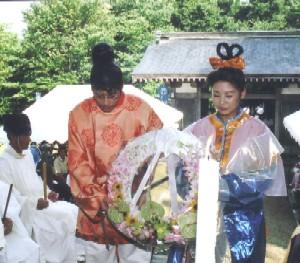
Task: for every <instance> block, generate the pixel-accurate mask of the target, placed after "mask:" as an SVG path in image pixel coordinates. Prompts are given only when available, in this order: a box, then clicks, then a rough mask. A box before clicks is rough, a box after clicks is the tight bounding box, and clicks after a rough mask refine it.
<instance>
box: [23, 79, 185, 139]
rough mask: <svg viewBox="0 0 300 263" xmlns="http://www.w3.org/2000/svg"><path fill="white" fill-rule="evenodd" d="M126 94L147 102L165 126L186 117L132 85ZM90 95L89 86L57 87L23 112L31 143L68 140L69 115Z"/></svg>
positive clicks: (173, 124)
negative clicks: (28, 120)
mask: <svg viewBox="0 0 300 263" xmlns="http://www.w3.org/2000/svg"><path fill="white" fill-rule="evenodd" d="M124 92H125V93H127V94H134V95H136V96H138V97H140V98H142V99H143V100H145V101H146V102H148V104H149V105H150V106H151V107H152V108H153V109H154V110H155V112H156V113H157V115H158V116H159V117H160V118H161V120H162V122H163V123H164V127H172V126H173V127H174V126H176V125H177V123H178V122H179V121H180V120H181V119H182V118H183V113H182V112H180V111H178V110H176V109H174V108H172V107H170V106H169V105H166V104H164V103H163V102H161V101H159V100H158V99H155V98H153V97H151V96H150V95H148V94H146V93H145V92H143V91H141V90H139V89H137V88H135V87H134V86H132V85H125V86H124ZM91 96H92V91H91V87H90V85H58V86H57V87H55V88H54V89H53V90H51V91H50V92H49V93H47V94H46V95H45V96H43V97H42V98H40V99H38V100H37V101H36V102H35V103H34V104H32V105H31V106H30V107H28V108H27V109H26V110H25V111H24V113H25V114H27V115H28V117H29V119H30V122H31V126H32V136H31V139H32V141H36V142H40V141H42V140H46V141H48V142H53V141H55V140H57V141H59V142H62V143H63V142H65V141H66V140H67V139H68V118H69V112H70V111H71V110H72V109H73V108H74V107H75V106H76V105H77V104H79V103H80V102H81V101H82V100H84V99H86V98H88V97H91Z"/></svg>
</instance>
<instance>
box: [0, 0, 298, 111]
mask: <svg viewBox="0 0 300 263" xmlns="http://www.w3.org/2000/svg"><path fill="white" fill-rule="evenodd" d="M249 2H250V4H249V5H241V4H240V1H239V0H170V1H166V0H41V1H36V2H34V4H33V5H32V6H31V8H30V9H29V10H28V11H27V12H26V13H25V21H26V23H27V31H26V33H25V35H24V39H23V40H21V41H19V40H18V39H17V37H16V36H15V35H14V34H11V33H8V32H6V31H5V28H4V27H3V26H0V55H1V60H0V93H1V94H0V95H1V98H0V113H5V112H12V111H20V110H22V109H24V108H25V106H27V105H28V104H29V103H31V102H32V101H33V100H34V98H35V92H36V91H42V92H43V93H45V92H47V91H48V90H51V89H52V88H53V87H54V86H56V85H57V84H62V83H63V84H81V83H87V82H89V75H90V67H91V63H90V50H91V47H92V46H93V45H94V44H96V43H98V42H100V41H101V42H108V43H109V44H111V45H112V46H113V47H114V49H115V51H116V53H117V56H118V58H117V63H119V64H120V66H121V68H122V71H123V73H124V79H125V83H130V82H131V72H132V70H133V68H134V67H135V66H136V65H137V63H138V62H139V61H140V60H141V58H142V56H143V54H144V52H145V50H146V48H147V46H148V45H149V44H150V43H151V42H153V41H154V40H155V32H157V31H162V32H168V31H203V32H212V31H219V32H224V31H246V30H292V29H299V28H300V2H299V1H298V0H270V1H266V0H249ZM26 83H27V84H26ZM158 85H159V83H156V82H149V83H146V84H139V85H137V86H138V87H140V88H142V89H143V90H145V91H146V92H148V93H149V94H151V95H153V96H154V95H155V94H156V89H157V87H158ZM12 87H13V88H12Z"/></svg>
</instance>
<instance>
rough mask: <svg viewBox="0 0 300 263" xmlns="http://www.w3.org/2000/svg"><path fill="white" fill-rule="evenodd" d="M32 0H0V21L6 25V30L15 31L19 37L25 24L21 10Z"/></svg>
mask: <svg viewBox="0 0 300 263" xmlns="http://www.w3.org/2000/svg"><path fill="white" fill-rule="evenodd" d="M32 2H33V1H0V23H4V24H6V25H7V30H8V31H11V32H15V33H17V35H18V36H19V37H20V38H21V37H22V33H23V31H24V29H25V28H26V24H25V23H24V21H23V14H22V12H23V11H25V10H27V9H28V8H29V7H30V4H31V3H32Z"/></svg>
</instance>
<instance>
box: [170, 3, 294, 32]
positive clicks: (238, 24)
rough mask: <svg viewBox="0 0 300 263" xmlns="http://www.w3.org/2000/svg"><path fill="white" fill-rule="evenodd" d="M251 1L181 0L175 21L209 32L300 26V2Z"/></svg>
mask: <svg viewBox="0 0 300 263" xmlns="http://www.w3.org/2000/svg"><path fill="white" fill-rule="evenodd" d="M249 2H250V4H249V5H241V4H240V1H239V0H218V1H217V0H216V1H212V0H202V1H198V0H185V1H181V0H177V1H176V3H177V5H176V10H175V12H174V13H173V15H172V24H173V25H174V26H175V27H177V28H179V29H180V30H182V31H205V32H206V31H208V32H209V31H221V32H222V31H242V30H244V31H245V30H284V29H286V28H299V19H300V18H299V16H297V15H299V6H300V4H298V3H296V2H299V1H293V0H272V1H265V0H250V1H249ZM288 2H291V3H288ZM290 17H292V18H290Z"/></svg>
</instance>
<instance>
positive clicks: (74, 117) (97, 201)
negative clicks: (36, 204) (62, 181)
mask: <svg viewBox="0 0 300 263" xmlns="http://www.w3.org/2000/svg"><path fill="white" fill-rule="evenodd" d="M161 127H162V122H161V120H160V119H159V118H158V116H157V115H156V113H155V112H154V110H153V109H151V108H150V106H149V105H148V104H146V103H145V102H144V101H142V100H141V99H140V98H137V97H135V96H133V95H125V94H124V93H122V94H121V97H120V99H119V102H118V104H117V105H116V107H115V108H114V109H113V110H112V111H111V112H103V111H101V109H100V108H99V107H98V106H97V104H96V101H95V100H94V99H93V98H89V99H86V100H84V101H83V102H82V103H80V104H79V105H78V106H76V107H75V108H74V109H73V110H72V111H71V113H70V118H69V140H68V143H69V152H68V165H69V171H70V184H71V190H72V193H73V195H74V196H75V200H76V202H77V204H78V205H79V206H80V208H81V212H80V213H79V216H78V221H77V229H78V235H79V236H81V237H83V238H84V239H85V240H90V241H94V242H96V243H99V244H107V243H110V244H115V243H116V244H126V243H128V241H127V240H126V239H125V238H124V237H122V236H121V235H120V234H119V233H118V232H117V231H116V230H115V229H114V228H113V227H112V225H111V224H110V223H109V222H108V221H107V220H106V219H105V220H102V219H101V216H100V217H99V216H97V212H98V211H99V209H101V208H102V209H103V208H104V209H105V199H106V198H107V171H108V169H109V168H110V167H111V165H112V162H113V161H114V160H115V159H116V157H117V155H118V153H119V151H120V150H121V149H122V147H124V145H125V144H126V143H127V142H128V141H129V140H130V139H132V138H134V137H137V136H139V135H142V134H143V133H145V132H148V131H150V130H154V129H159V128H161ZM94 220H95V222H96V223H94V224H93V223H92V221H94ZM97 222H98V223H97Z"/></svg>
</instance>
